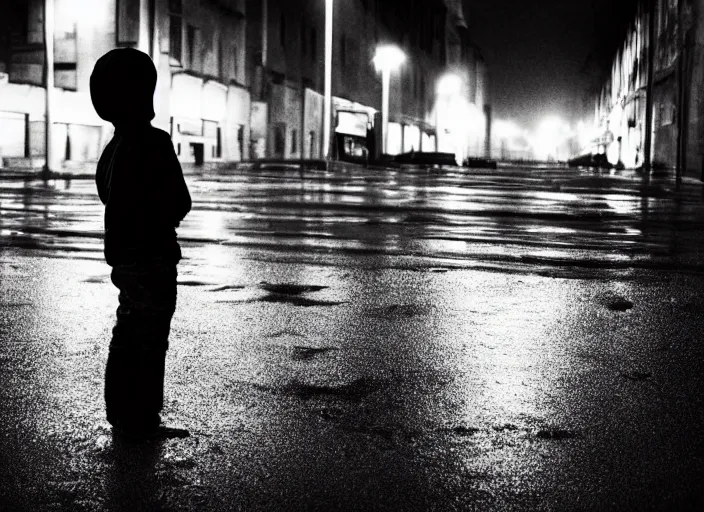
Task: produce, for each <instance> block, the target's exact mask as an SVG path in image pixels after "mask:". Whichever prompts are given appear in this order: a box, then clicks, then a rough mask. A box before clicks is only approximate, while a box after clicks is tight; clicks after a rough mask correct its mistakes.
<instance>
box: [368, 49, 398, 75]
mask: <svg viewBox="0 0 704 512" xmlns="http://www.w3.org/2000/svg"><path fill="white" fill-rule="evenodd" d="M373 62H374V67H375V68H376V70H377V72H378V71H393V70H396V69H398V68H399V67H400V66H401V65H402V64H403V63H404V62H406V54H405V53H403V51H402V50H401V49H400V48H399V47H398V46H394V45H384V46H380V47H378V48H377V49H376V53H375V55H374V61H373Z"/></svg>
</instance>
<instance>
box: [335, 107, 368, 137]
mask: <svg viewBox="0 0 704 512" xmlns="http://www.w3.org/2000/svg"><path fill="white" fill-rule="evenodd" d="M368 124H369V116H368V115H367V113H366V112H354V111H351V110H338V111H337V126H336V127H335V131H336V132H337V133H344V134H347V135H356V136H358V137H366V136H367V126H368Z"/></svg>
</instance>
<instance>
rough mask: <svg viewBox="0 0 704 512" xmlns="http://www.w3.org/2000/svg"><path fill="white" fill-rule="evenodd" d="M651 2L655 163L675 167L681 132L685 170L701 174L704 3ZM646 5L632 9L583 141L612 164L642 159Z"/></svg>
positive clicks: (638, 162) (682, 0) (694, 0)
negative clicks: (589, 131)
mask: <svg viewBox="0 0 704 512" xmlns="http://www.w3.org/2000/svg"><path fill="white" fill-rule="evenodd" d="M653 3H654V4H655V14H654V15H655V54H654V68H653V125H652V149H651V161H652V165H653V167H658V168H666V169H672V168H675V166H676V165H677V155H678V144H679V142H678V141H680V135H681V142H682V146H681V151H682V154H683V155H684V159H683V169H684V170H685V172H687V173H689V174H693V175H697V176H701V172H702V157H703V156H704V142H703V140H704V139H703V137H704V116H702V114H701V109H700V107H699V105H700V104H701V102H702V101H703V100H704V97H703V96H702V87H703V86H704V79H702V76H703V75H702V73H703V72H704V4H702V2H701V1H700V0H655V1H654V2H653ZM649 4H650V2H649V1H645V0H643V1H640V2H637V8H636V9H635V11H636V12H635V15H634V16H633V17H632V19H631V21H630V23H629V24H628V29H627V30H626V31H625V34H623V39H622V43H621V45H620V46H619V47H618V48H617V51H616V52H615V53H614V55H613V59H612V61H611V69H610V72H609V73H608V75H607V77H606V79H605V80H604V81H603V82H602V84H601V86H600V89H599V93H598V95H597V96H596V98H595V101H594V126H595V128H596V129H595V131H594V135H595V136H594V137H591V138H589V139H588V140H585V141H583V144H582V145H583V146H586V147H583V148H582V149H583V150H585V149H587V150H590V151H592V152H600V153H606V155H607V157H608V160H609V162H611V163H612V164H614V165H616V164H619V163H621V164H623V165H624V166H625V167H639V166H641V165H642V164H643V162H644V151H645V136H646V133H645V130H646V124H645V123H646V114H647V112H646V100H647V94H646V93H647V85H648V41H649V34H648V26H649V12H648V5H649ZM680 64H682V67H681V68H680ZM680 84H681V85H682V89H681V90H682V92H683V94H682V95H680V87H679V86H680ZM680 100H681V103H680Z"/></svg>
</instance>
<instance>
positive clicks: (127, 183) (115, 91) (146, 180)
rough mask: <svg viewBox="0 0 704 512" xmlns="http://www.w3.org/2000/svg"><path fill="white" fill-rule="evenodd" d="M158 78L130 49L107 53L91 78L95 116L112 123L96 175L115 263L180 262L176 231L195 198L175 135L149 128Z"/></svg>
mask: <svg viewBox="0 0 704 512" xmlns="http://www.w3.org/2000/svg"><path fill="white" fill-rule="evenodd" d="M156 78H157V75H156V69H155V68H154V64H153V63H152V60H151V59H150V58H149V56H148V55H147V54H145V53H142V52H140V51H138V50H134V49H132V48H122V49H116V50H111V51H109V52H108V53H106V54H105V55H103V56H102V57H101V58H100V59H98V62H97V63H96V64H95V68H94V69H93V73H92V74H91V77H90V94H91V99H92V101H93V106H94V107H95V110H96V112H97V113H98V115H99V116H100V117H101V118H102V119H105V120H106V121H110V122H111V123H113V125H114V126H115V136H114V137H113V138H112V140H111V141H110V142H109V143H108V145H107V146H106V147H105V150H104V151H103V154H102V155H101V156H100V160H99V161H98V169H97V173H96V176H95V182H96V185H97V186H98V194H99V195H100V200H101V201H102V202H103V204H104V205H105V260H106V261H107V263H108V265H111V266H115V265H119V264H130V263H138V262H141V261H148V260H154V259H162V260H166V261H167V262H170V263H178V261H179V260H180V259H181V250H180V248H179V245H178V242H177V241H176V227H178V225H179V223H180V222H181V220H183V218H184V217H185V216H186V214H187V213H188V212H189V211H190V209H191V196H190V194H189V193H188V188H187V187H186V183H185V181H184V179H183V172H182V170H181V165H180V163H179V161H178V158H177V157H176V153H175V152H174V147H173V143H172V142H171V137H170V136H169V134H168V133H166V132H165V131H163V130H159V129H158V128H154V127H153V126H152V125H151V123H150V121H151V120H152V119H153V118H154V107H153V98H154V89H155V87H156Z"/></svg>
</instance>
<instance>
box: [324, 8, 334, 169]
mask: <svg viewBox="0 0 704 512" xmlns="http://www.w3.org/2000/svg"><path fill="white" fill-rule="evenodd" d="M334 3H335V2H334V0H325V99H324V102H323V151H324V154H325V159H326V160H327V159H329V158H330V131H331V126H330V124H331V120H332V119H331V118H332V11H333V7H334Z"/></svg>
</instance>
